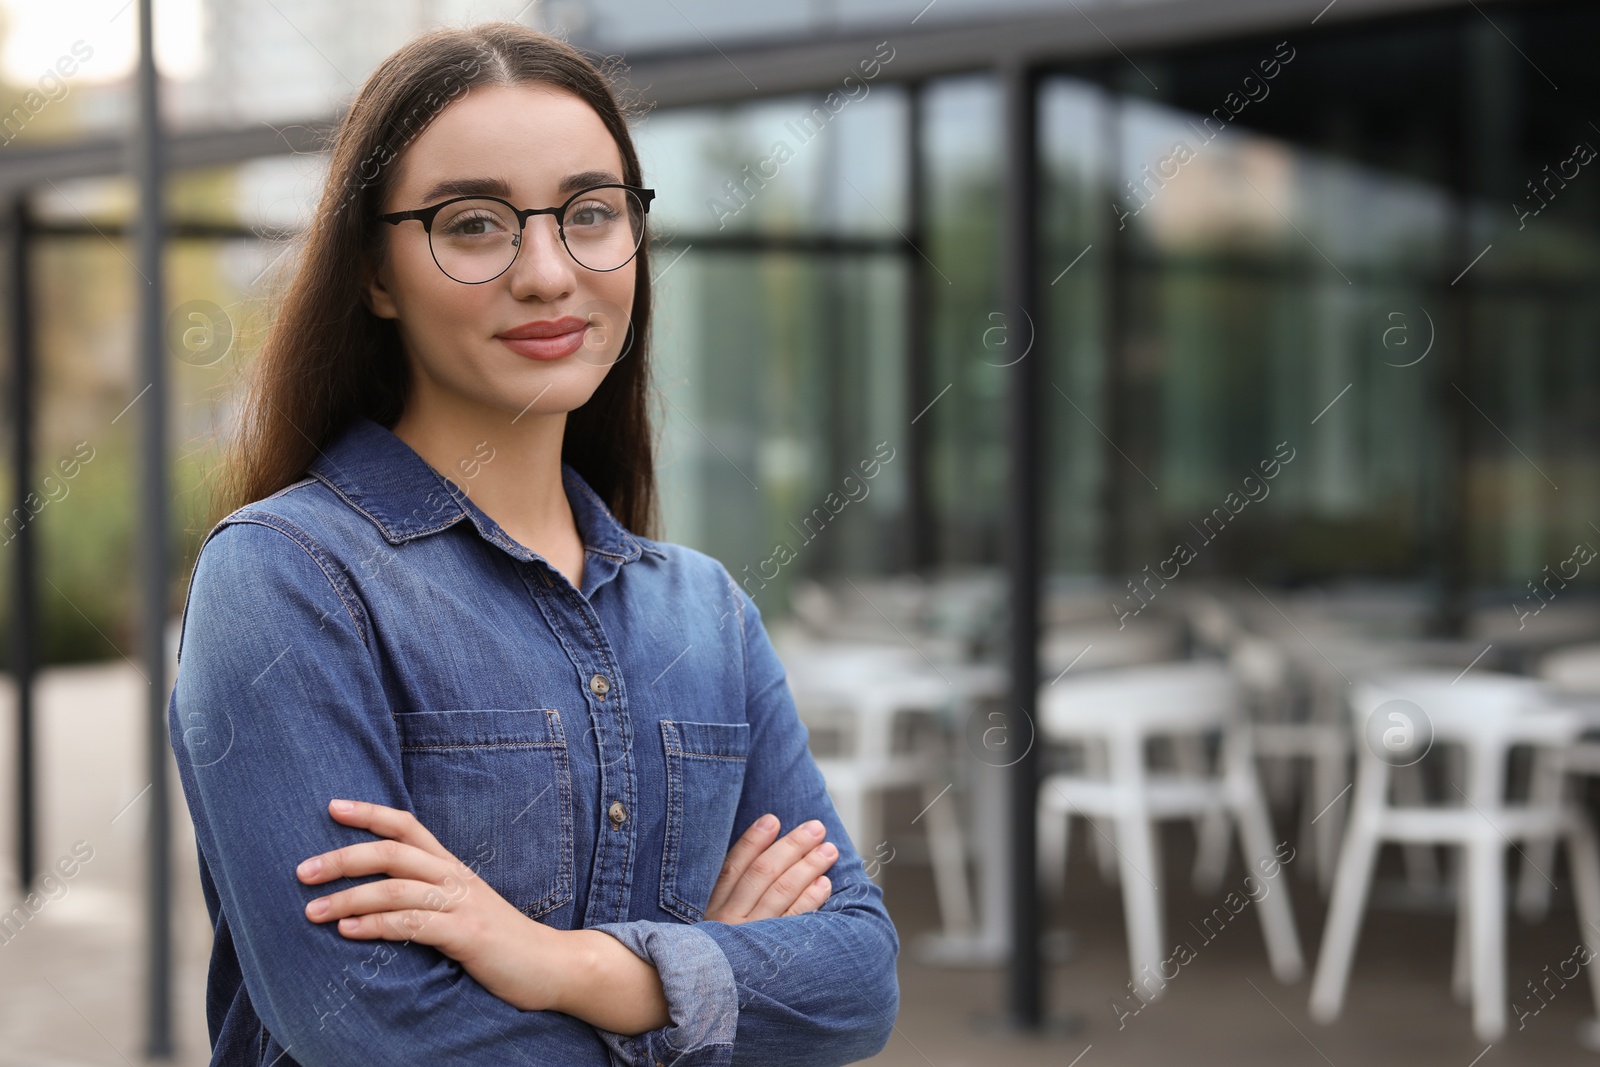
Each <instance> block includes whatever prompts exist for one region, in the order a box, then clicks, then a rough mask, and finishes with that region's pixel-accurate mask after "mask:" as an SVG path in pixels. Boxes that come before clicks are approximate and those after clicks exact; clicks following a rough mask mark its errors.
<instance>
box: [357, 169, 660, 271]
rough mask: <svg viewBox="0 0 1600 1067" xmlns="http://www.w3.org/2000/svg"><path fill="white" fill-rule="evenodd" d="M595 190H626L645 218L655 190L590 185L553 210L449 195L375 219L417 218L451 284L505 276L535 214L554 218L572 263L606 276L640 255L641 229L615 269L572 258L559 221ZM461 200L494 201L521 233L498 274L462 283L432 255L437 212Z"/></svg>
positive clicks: (498, 199)
mask: <svg viewBox="0 0 1600 1067" xmlns="http://www.w3.org/2000/svg"><path fill="white" fill-rule="evenodd" d="M596 189H626V190H627V191H628V192H630V193H632V194H633V195H634V196H636V197H638V198H639V206H640V207H641V209H642V210H643V211H644V213H645V214H646V215H648V214H649V213H650V201H652V200H654V199H655V198H656V191H655V190H654V189H644V188H641V187H640V186H637V185H625V184H623V183H621V182H609V183H606V184H604V185H591V186H588V187H587V188H584V189H579V190H578V191H577V192H575V193H573V194H572V195H571V196H569V197H567V199H566V200H565V201H563V202H562V203H561V204H559V205H558V206H556V207H517V205H515V204H513V203H512V202H511V201H509V200H506V199H505V198H503V197H498V196H487V195H476V196H452V197H451V198H450V199H449V200H441V201H439V202H438V203H437V204H434V205H432V206H430V207H419V208H413V209H412V210H410V211H391V212H389V213H388V214H386V215H379V216H378V218H379V220H380V221H383V222H387V223H388V224H389V225H391V226H398V225H400V223H402V222H405V221H406V220H408V219H416V220H417V221H418V222H420V223H422V229H423V232H425V233H426V234H427V235H428V254H429V255H430V256H432V257H433V264H434V266H436V267H438V268H439V270H440V271H441V272H442V273H443V274H444V276H445V277H446V278H449V279H450V280H451V281H453V282H460V284H462V285H483V284H485V283H486V282H492V281H494V280H495V278H498V277H500V275H501V274H504V273H505V272H506V271H508V270H510V269H511V266H512V264H514V263H516V261H517V257H518V256H520V255H522V235H523V234H524V233H526V232H527V229H528V220H529V219H530V218H532V217H533V216H534V215H553V216H554V217H555V220H556V233H557V234H559V235H560V237H561V247H562V248H565V249H566V250H567V255H569V256H572V261H573V262H574V263H576V264H577V265H578V266H580V267H583V269H584V270H592V271H594V272H595V273H596V274H609V273H611V272H612V271H614V270H621V269H622V268H623V267H626V266H627V265H628V264H629V263H632V262H633V257H634V256H637V255H638V254H639V247H640V245H642V244H644V230H643V229H642V228H641V229H640V231H639V242H638V244H635V245H634V247H633V255H631V256H629V257H628V258H627V259H625V260H623V261H622V262H621V263H618V264H617V265H616V266H615V267H607V268H605V269H604V270H596V269H595V268H594V267H590V266H587V265H586V264H585V263H584V262H583V261H582V260H581V259H579V258H578V257H577V256H575V255H573V253H572V246H571V245H569V244H567V228H566V227H565V226H563V225H562V224H561V219H562V218H563V217H564V216H565V215H566V213H567V208H569V207H571V206H572V202H573V201H575V200H577V199H578V198H579V197H581V196H584V195H586V194H588V193H592V192H594V191H595V190H596ZM463 200H493V201H494V202H495V203H497V204H504V205H505V206H506V207H507V208H509V209H510V210H511V212H512V214H514V215H516V216H517V225H518V226H519V227H520V230H519V232H518V233H517V242H516V249H517V250H516V251H515V252H513V253H512V255H511V261H510V262H509V263H507V264H506V265H505V267H503V268H502V269H501V270H500V272H499V274H495V275H493V276H492V277H489V278H485V279H483V281H477V282H463V281H461V279H460V278H457V277H456V276H455V275H453V274H451V273H450V272H449V271H447V270H445V269H444V265H443V264H442V263H440V262H439V256H438V253H436V252H434V250H433V220H434V218H435V217H436V216H437V215H438V214H439V212H440V211H442V210H443V209H445V208H447V207H449V206H450V205H451V204H459V203H460V202H461V201H463Z"/></svg>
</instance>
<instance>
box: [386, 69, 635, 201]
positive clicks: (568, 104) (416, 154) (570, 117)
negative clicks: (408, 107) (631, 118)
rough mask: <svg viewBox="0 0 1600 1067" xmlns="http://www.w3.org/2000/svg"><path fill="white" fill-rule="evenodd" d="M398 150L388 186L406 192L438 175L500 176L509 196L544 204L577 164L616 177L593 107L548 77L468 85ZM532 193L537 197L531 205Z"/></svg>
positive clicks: (617, 163) (607, 138) (420, 189)
mask: <svg viewBox="0 0 1600 1067" xmlns="http://www.w3.org/2000/svg"><path fill="white" fill-rule="evenodd" d="M403 158H404V162H405V166H404V167H403V168H402V170H401V174H400V176H399V177H400V181H399V183H398V184H397V187H396V190H395V191H396V193H397V194H399V196H401V197H403V198H407V199H415V198H417V197H420V196H422V195H423V194H424V193H425V192H426V191H427V190H428V189H429V188H431V187H433V186H435V185H437V184H439V183H440V182H444V181H449V180H454V179H461V178H464V177H470V178H500V179H502V180H504V181H505V182H506V183H507V184H508V185H509V187H510V191H511V194H512V195H511V199H513V200H514V201H516V200H517V198H519V197H520V198H523V199H528V203H527V204H525V205H522V206H543V205H544V201H545V200H548V201H549V202H550V203H552V204H553V203H559V202H560V201H561V200H564V199H565V198H566V194H561V187H562V185H563V183H564V181H565V180H566V179H568V178H569V177H571V176H572V175H574V174H578V173H580V172H600V173H608V174H611V175H614V176H615V177H614V178H613V179H612V180H615V181H622V180H623V174H622V156H621V153H620V152H619V151H618V150H617V144H616V141H615V140H614V139H613V138H612V136H611V131H610V130H608V129H607V128H606V125H605V123H604V122H603V121H602V120H601V118H600V115H599V114H598V113H597V112H596V111H595V110H594V108H593V107H591V106H589V104H588V103H586V102H585V101H584V100H582V99H580V98H579V97H578V96H576V95H575V94H573V93H570V92H568V91H566V90H564V89H561V88H558V87H556V86H549V85H514V86H504V85H493V86H479V87H476V88H472V89H469V90H468V91H467V92H466V93H465V94H464V95H463V96H462V97H461V99H459V100H457V101H455V102H453V103H452V104H450V106H448V107H446V108H445V109H444V110H443V111H441V112H440V113H439V114H438V116H437V117H436V118H435V119H434V120H433V121H432V122H431V123H429V124H428V126H427V127H426V128H425V129H424V130H423V131H422V133H421V134H419V135H418V136H417V138H416V139H415V140H414V141H412V142H411V144H410V145H409V146H407V148H406V151H405V153H404V157H403ZM558 194H561V195H558ZM538 198H543V199H540V202H539V204H538V205H534V204H533V199H538ZM518 202H519V203H520V201H518Z"/></svg>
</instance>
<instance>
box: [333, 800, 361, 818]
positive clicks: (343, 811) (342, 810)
mask: <svg viewBox="0 0 1600 1067" xmlns="http://www.w3.org/2000/svg"><path fill="white" fill-rule="evenodd" d="M333 810H334V811H336V812H338V813H339V814H340V815H349V814H350V813H351V812H352V811H355V810H356V806H355V805H354V804H352V803H351V802H350V801H348V800H335V801H334V802H333Z"/></svg>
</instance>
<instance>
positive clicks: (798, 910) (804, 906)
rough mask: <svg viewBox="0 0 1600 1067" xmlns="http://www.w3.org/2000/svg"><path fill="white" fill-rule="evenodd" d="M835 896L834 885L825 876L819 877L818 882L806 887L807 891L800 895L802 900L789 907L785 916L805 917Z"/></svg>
mask: <svg viewBox="0 0 1600 1067" xmlns="http://www.w3.org/2000/svg"><path fill="white" fill-rule="evenodd" d="M832 895H833V883H832V882H831V881H829V880H828V876H827V875H825V874H819V875H817V880H816V881H814V882H812V883H811V884H810V885H808V886H806V891H805V892H804V893H801V894H800V899H799V900H797V901H795V902H794V903H793V904H792V905H790V906H789V910H788V911H786V912H784V915H804V914H805V913H806V912H808V911H816V910H817V909H818V908H820V907H822V905H824V904H826V903H827V902H828V898H829V897H831V896H832Z"/></svg>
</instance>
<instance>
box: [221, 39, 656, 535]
mask: <svg viewBox="0 0 1600 1067" xmlns="http://www.w3.org/2000/svg"><path fill="white" fill-rule="evenodd" d="M614 64H615V61H614V60H612V61H607V66H608V67H609V68H611V69H612V70H614V69H615V67H614ZM530 83H542V84H546V85H551V86H556V87H559V88H562V89H566V90H568V91H570V92H572V93H574V94H576V95H577V96H578V97H579V98H581V99H583V100H585V101H587V102H588V104H589V105H590V106H591V107H593V108H594V110H595V111H596V112H597V113H598V114H599V116H600V118H601V120H602V121H603V122H604V123H605V124H606V128H607V129H608V130H610V131H611V136H612V137H613V138H614V139H615V140H616V143H617V151H618V152H619V153H620V155H621V156H622V174H623V177H622V180H623V181H624V182H626V183H627V184H630V185H642V184H643V181H642V176H641V172H640V169H639V159H638V155H637V153H636V152H635V151H634V146H633V138H632V137H631V136H630V134H629V131H628V125H627V117H626V116H627V115H629V114H632V113H634V112H635V111H637V110H641V109H639V108H638V107H637V105H636V104H634V105H633V106H630V107H628V108H627V109H626V110H625V109H624V107H623V106H622V105H620V104H619V102H618V97H617V95H614V93H613V90H612V87H611V79H610V72H609V71H608V72H606V73H603V72H602V70H601V69H600V68H599V67H597V66H596V65H595V64H594V63H593V62H591V61H590V59H589V58H588V57H586V56H585V55H583V53H581V52H579V51H578V50H577V49H575V48H573V47H572V46H570V45H568V44H567V43H566V42H564V41H562V40H560V39H558V38H555V37H552V36H550V35H549V34H546V33H541V32H539V31H538V30H534V29H531V28H529V27H526V26H522V25H520V24H518V23H515V22H486V23H481V24H479V25H476V26H472V27H468V28H463V29H440V30H434V31H431V32H429V33H426V34H424V35H422V36H420V37H417V38H415V39H413V40H412V41H411V42H409V43H408V44H406V45H405V46H404V47H402V48H401V49H400V50H399V51H397V52H395V53H394V54H393V55H391V56H389V57H388V58H387V59H385V60H384V61H383V62H382V63H381V64H380V65H379V66H378V68H377V69H376V70H375V71H373V73H372V75H371V76H370V77H369V78H368V79H367V81H366V84H364V85H363V86H362V87H361V90H360V92H359V93H357V94H356V98H355V100H354V101H353V102H352V103H351V105H350V108H349V110H348V111H346V112H345V114H344V117H343V118H342V119H341V120H340V121H339V123H338V126H337V128H336V129H335V130H334V132H333V134H332V138H331V145H330V146H329V149H330V165H329V173H328V180H327V185H326V186H325V187H324V189H323V192H322V199H321V201H320V203H319V204H318V207H317V211H316V214H315V216H314V218H313V219H312V221H311V223H310V225H309V226H307V228H306V230H305V231H304V233H303V234H302V235H301V236H300V237H299V238H297V239H296V243H297V244H298V245H299V247H298V249H295V251H297V252H298V256H297V257H296V260H297V261H296V264H295V266H294V267H293V275H292V277H291V279H290V280H289V282H288V284H287V287H286V289H285V291H284V293H283V296H282V298H281V300H280V301H279V306H278V312H277V315H276V318H275V319H274V321H273V322H272V324H271V326H270V327H269V328H268V330H267V334H266V337H265V339H264V340H263V342H262V347H261V350H260V351H259V352H258V353H257V355H256V357H255V360H254V362H253V365H252V367H251V375H252V377H251V380H250V382H249V384H248V386H247V387H246V389H245V391H244V394H243V397H242V401H243V402H242V404H241V405H240V411H239V415H238V425H237V431H236V433H235V434H234V437H233V439H232V440H231V441H230V442H229V444H228V446H227V449H226V452H225V455H224V459H223V463H222V470H221V472H220V479H219V480H220V487H219V491H218V492H217V493H216V496H215V498H214V502H215V513H214V515H213V517H212V521H213V522H215V521H216V520H217V519H220V518H221V517H222V516H224V515H227V514H228V513H229V512H231V511H233V510H234V509H235V508H238V507H241V506H243V505H245V504H248V503H251V502H253V501H256V500H260V499H261V498H263V497H266V496H269V495H271V494H272V493H274V492H276V491H277V490H279V489H282V488H283V487H284V486H286V485H290V484H292V483H293V482H295V481H297V480H299V479H300V478H302V477H304V475H305V473H306V471H307V469H308V468H309V467H310V465H311V463H312V462H313V461H314V460H315V458H316V456H317V454H318V452H319V450H321V449H322V448H324V447H325V446H326V445H327V444H328V443H329V442H330V441H332V439H333V438H334V437H335V436H336V435H337V434H338V432H339V431H340V430H341V429H342V428H343V427H344V426H345V425H347V424H348V423H349V422H350V421H351V420H353V419H354V418H355V417H357V416H366V417H367V418H370V419H372V420H373V421H374V422H377V423H379V424H381V425H383V426H385V427H390V428H392V427H393V426H394V424H395V422H396V421H397V420H398V419H399V417H400V413H401V410H402V408H403V407H404V405H405V401H406V396H407V390H408V387H409V384H410V382H409V378H410V374H409V369H408V367H407V364H406V359H405V354H404V351H403V350H402V348H401V345H400V339H399V333H398V331H397V329H396V327H395V323H394V321H393V320H391V319H383V318H379V317H378V316H376V315H374V314H373V313H372V311H371V310H370V309H368V307H367V305H366V302H365V301H364V300H363V299H362V293H361V290H362V283H363V271H362V270H361V269H360V268H361V267H362V265H363V264H366V263H372V262H376V258H375V257H377V256H379V255H381V254H382V250H383V234H382V233H381V232H380V226H379V223H378V221H377V220H376V218H375V217H374V216H375V215H376V214H377V213H378V212H379V211H380V210H381V205H382V204H383V203H384V202H385V200H386V199H387V196H388V192H389V190H390V189H391V188H392V187H393V183H394V173H395V170H396V168H395V167H394V166H392V165H391V164H392V163H393V162H394V160H395V159H396V158H398V157H399V155H400V154H401V153H402V152H403V151H404V148H405V145H406V144H407V143H409V142H410V141H411V139H413V138H414V137H416V135H417V134H418V133H420V132H421V130H422V129H423V128H425V127H426V126H427V124H428V122H429V121H431V120H432V119H433V117H435V116H436V115H437V114H438V113H439V111H440V110H442V109H443V108H444V107H445V106H447V105H448V104H449V103H450V102H451V101H452V100H454V99H455V98H456V97H457V96H458V94H460V93H462V92H464V91H467V90H470V89H471V88H473V87H475V86H483V85H524V84H530ZM630 103H632V102H631V101H630ZM383 228H384V229H386V227H383ZM649 244H650V241H649V239H648V237H647V238H646V240H645V241H644V242H643V243H642V244H641V245H640V248H639V255H638V261H637V263H638V265H637V267H636V268H635V270H636V281H635V284H634V296H633V308H632V312H631V315H630V323H629V330H630V331H631V336H630V337H629V338H626V339H625V340H624V347H623V349H622V351H623V356H622V357H621V358H619V359H618V361H617V362H616V363H615V364H614V365H613V366H612V369H611V370H610V371H609V372H608V373H607V374H606V376H605V378H604V379H603V380H602V381H601V383H600V385H599V387H598V388H597V389H596V390H595V392H594V394H593V395H592V396H591V397H590V399H589V400H588V402H586V403H585V404H583V405H582V406H581V407H579V408H577V409H575V410H573V411H571V412H569V413H568V415H567V424H566V431H565V436H564V438H563V440H562V445H561V458H562V460H563V461H564V462H567V463H570V464H571V465H572V467H573V468H574V469H575V470H576V471H577V472H578V473H579V474H581V475H582V476H583V478H584V480H585V481H587V482H588V483H589V485H590V486H591V487H593V489H594V490H595V492H596V493H598V494H599V495H600V497H601V499H602V500H604V501H605V502H606V504H607V506H608V507H610V508H611V510H612V512H613V513H614V514H615V515H616V516H617V519H618V520H619V521H620V522H621V523H622V524H623V525H624V526H626V527H627V528H628V529H630V530H632V531H633V532H634V533H636V534H639V535H640V536H643V537H654V536H655V533H654V530H655V527H656V523H657V512H656V489H655V460H654V440H653V437H652V434H651V423H652V420H651V414H650V408H649V403H648V401H649V389H650V376H649V369H650V361H649V358H648V355H649V350H650V343H649V342H650V337H649V334H650V260H649Z"/></svg>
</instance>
